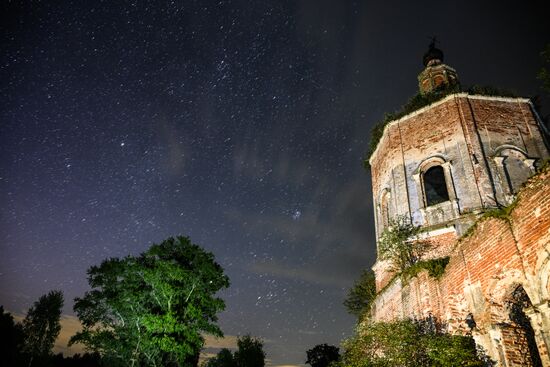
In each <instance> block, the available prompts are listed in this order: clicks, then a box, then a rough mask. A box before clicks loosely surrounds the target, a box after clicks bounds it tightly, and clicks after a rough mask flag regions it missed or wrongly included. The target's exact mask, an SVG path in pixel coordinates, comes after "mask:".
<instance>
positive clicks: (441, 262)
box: [402, 256, 450, 279]
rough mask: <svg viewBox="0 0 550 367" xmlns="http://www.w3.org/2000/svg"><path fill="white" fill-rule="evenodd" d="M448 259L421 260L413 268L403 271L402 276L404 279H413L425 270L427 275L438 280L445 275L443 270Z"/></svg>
mask: <svg viewBox="0 0 550 367" xmlns="http://www.w3.org/2000/svg"><path fill="white" fill-rule="evenodd" d="M449 259H450V258H449V257H448V256H447V257H441V258H437V259H429V260H421V261H419V262H417V263H416V264H414V265H413V266H411V267H409V268H407V269H405V271H403V272H402V275H403V276H405V277H406V278H413V277H415V276H416V275H417V274H418V273H420V272H421V271H422V270H427V271H428V275H429V276H431V277H432V278H435V279H440V278H441V277H442V276H443V274H445V268H446V267H447V264H448V263H449Z"/></svg>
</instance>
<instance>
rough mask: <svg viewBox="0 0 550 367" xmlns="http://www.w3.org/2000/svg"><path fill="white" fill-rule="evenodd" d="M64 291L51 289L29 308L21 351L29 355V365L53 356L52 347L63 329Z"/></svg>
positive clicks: (23, 326) (23, 330)
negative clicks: (60, 320) (61, 322)
mask: <svg viewBox="0 0 550 367" xmlns="http://www.w3.org/2000/svg"><path fill="white" fill-rule="evenodd" d="M62 307H63V293H62V292H61V291H51V292H49V293H48V294H46V295H43V296H41V297H40V298H39V299H38V301H36V302H35V303H34V305H33V306H32V307H31V308H29V311H28V312H27V316H25V319H24V320H23V322H22V324H21V327H22V332H23V337H24V340H23V342H22V345H21V351H22V352H23V354H25V355H26V356H28V365H29V366H32V365H33V362H37V361H43V360H46V359H48V358H49V357H50V356H51V352H52V348H53V345H54V343H55V340H56V339H57V336H58V335H59V332H60V331H61V324H60V322H59V319H60V318H61V308H62Z"/></svg>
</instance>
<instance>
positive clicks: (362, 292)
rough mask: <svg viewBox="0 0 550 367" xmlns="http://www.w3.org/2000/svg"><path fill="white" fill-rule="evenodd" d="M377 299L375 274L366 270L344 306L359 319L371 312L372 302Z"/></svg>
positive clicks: (351, 290) (350, 291) (349, 293)
mask: <svg viewBox="0 0 550 367" xmlns="http://www.w3.org/2000/svg"><path fill="white" fill-rule="evenodd" d="M375 298H376V283H375V276H374V272H373V271H372V270H371V269H365V270H364V271H363V273H362V274H361V277H360V278H359V280H357V281H356V282H355V284H354V285H353V287H351V289H350V290H349V292H348V296H347V297H346V299H345V300H344V306H346V309H347V310H348V312H349V313H350V314H352V315H355V316H357V317H361V316H362V315H363V314H364V313H365V312H366V311H368V310H369V308H370V305H371V303H372V301H374V299H375Z"/></svg>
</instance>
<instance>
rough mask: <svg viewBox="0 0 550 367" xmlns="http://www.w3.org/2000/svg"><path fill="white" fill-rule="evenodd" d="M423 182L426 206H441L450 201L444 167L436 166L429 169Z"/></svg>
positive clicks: (424, 175)
mask: <svg viewBox="0 0 550 367" xmlns="http://www.w3.org/2000/svg"><path fill="white" fill-rule="evenodd" d="M423 180H424V193H425V195H426V206H431V205H435V204H439V203H442V202H444V201H448V200H449V192H448V191H447V183H446V181H445V172H444V171H443V167H441V166H435V167H431V168H429V169H428V170H427V171H426V172H424V174H423Z"/></svg>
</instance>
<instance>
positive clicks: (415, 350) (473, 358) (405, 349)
mask: <svg viewBox="0 0 550 367" xmlns="http://www.w3.org/2000/svg"><path fill="white" fill-rule="evenodd" d="M339 365H340V366H341V367H374V366H402V367H409V366H410V367H413V366H414V367H423V366H426V367H428V366H429V367H459V366H468V367H476V366H479V367H481V366H485V365H487V364H486V362H485V361H484V359H483V358H482V357H481V356H480V355H479V354H478V351H477V349H476V345H475V342H474V340H473V338H471V337H469V336H461V335H450V334H446V333H444V332H443V331H441V330H438V329H437V328H434V327H431V326H430V325H429V324H428V323H427V322H426V321H421V322H418V321H412V320H401V321H395V322H377V323H368V324H361V325H359V327H358V329H357V332H356V335H355V336H354V337H352V338H350V339H348V340H346V341H345V342H344V354H343V357H342V362H341V363H340V364H339Z"/></svg>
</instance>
